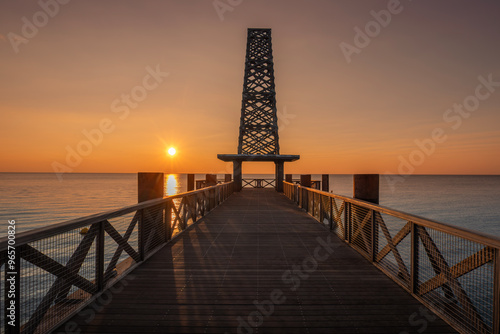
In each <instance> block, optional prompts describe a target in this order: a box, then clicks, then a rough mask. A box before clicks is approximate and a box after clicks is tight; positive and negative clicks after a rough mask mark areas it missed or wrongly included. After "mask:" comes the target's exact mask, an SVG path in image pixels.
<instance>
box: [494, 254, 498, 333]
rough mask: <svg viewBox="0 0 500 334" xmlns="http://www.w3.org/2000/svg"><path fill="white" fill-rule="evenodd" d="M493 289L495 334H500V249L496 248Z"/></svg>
mask: <svg viewBox="0 0 500 334" xmlns="http://www.w3.org/2000/svg"><path fill="white" fill-rule="evenodd" d="M494 261H495V263H494V270H495V274H494V280H495V281H494V283H493V285H494V288H493V333H500V249H499V248H495V258H494Z"/></svg>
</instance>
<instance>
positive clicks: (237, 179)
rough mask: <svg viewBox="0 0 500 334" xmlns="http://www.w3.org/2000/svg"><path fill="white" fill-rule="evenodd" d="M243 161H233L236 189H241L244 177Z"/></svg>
mask: <svg viewBox="0 0 500 334" xmlns="http://www.w3.org/2000/svg"><path fill="white" fill-rule="evenodd" d="M241 164H242V162H241V161H237V160H234V161H233V179H234V191H241V188H242V183H243V181H242V179H241Z"/></svg>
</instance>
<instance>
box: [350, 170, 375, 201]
mask: <svg viewBox="0 0 500 334" xmlns="http://www.w3.org/2000/svg"><path fill="white" fill-rule="evenodd" d="M353 181H354V182H353V197H354V198H357V199H361V200H363V201H367V202H372V203H375V204H379V175H378V174H355V175H354V176H353Z"/></svg>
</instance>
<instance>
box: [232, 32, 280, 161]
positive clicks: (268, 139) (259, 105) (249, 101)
mask: <svg viewBox="0 0 500 334" xmlns="http://www.w3.org/2000/svg"><path fill="white" fill-rule="evenodd" d="M279 150H280V149H279V138H278V117H277V115H276V91H275V85H274V63H273V51H272V43H271V29H248V38H247V53H246V60H245V79H244V84H243V101H242V108H241V121H240V136H239V141H238V154H252V155H267V154H279Z"/></svg>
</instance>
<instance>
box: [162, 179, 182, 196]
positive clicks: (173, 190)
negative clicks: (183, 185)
mask: <svg viewBox="0 0 500 334" xmlns="http://www.w3.org/2000/svg"><path fill="white" fill-rule="evenodd" d="M177 177H178V176H177V174H169V175H168V176H167V181H166V182H167V184H166V187H165V189H166V192H167V196H172V195H175V194H177V193H178V192H179V191H178V190H179V182H178V180H177Z"/></svg>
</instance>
